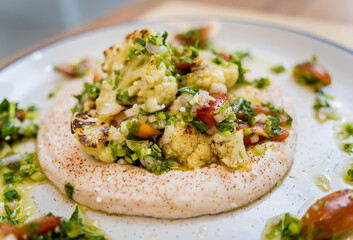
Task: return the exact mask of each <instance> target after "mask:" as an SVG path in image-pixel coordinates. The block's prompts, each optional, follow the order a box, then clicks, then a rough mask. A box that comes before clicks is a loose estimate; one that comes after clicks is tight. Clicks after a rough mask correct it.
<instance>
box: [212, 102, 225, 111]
mask: <svg viewBox="0 0 353 240" xmlns="http://www.w3.org/2000/svg"><path fill="white" fill-rule="evenodd" d="M227 106H228V104H227V103H223V104H222V106H220V107H219V108H218V109H217V110H216V111H214V112H213V113H214V114H217V113H221V112H224V111H225V110H226V109H227Z"/></svg>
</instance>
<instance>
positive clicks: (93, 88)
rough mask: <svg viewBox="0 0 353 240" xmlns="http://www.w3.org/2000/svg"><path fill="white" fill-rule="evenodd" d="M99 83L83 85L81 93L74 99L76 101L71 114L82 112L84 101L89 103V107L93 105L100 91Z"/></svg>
mask: <svg viewBox="0 0 353 240" xmlns="http://www.w3.org/2000/svg"><path fill="white" fill-rule="evenodd" d="M101 86H102V83H101V82H93V83H87V82H85V83H84V85H83V91H82V93H81V94H79V95H75V96H74V97H75V98H76V99H77V100H78V102H77V103H76V105H75V107H74V108H73V109H72V113H76V112H83V110H84V104H85V102H86V101H89V102H90V103H91V105H94V101H95V100H96V99H97V98H98V96H99V93H100V91H101Z"/></svg>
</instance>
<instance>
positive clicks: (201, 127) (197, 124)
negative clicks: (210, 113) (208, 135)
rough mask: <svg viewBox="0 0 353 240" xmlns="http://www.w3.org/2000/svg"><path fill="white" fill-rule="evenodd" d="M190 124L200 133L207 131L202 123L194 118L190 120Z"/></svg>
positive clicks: (206, 127)
mask: <svg viewBox="0 0 353 240" xmlns="http://www.w3.org/2000/svg"><path fill="white" fill-rule="evenodd" d="M191 124H192V125H193V126H194V127H195V128H196V130H198V131H200V132H204V131H207V130H208V129H209V128H208V126H207V125H206V124H205V123H204V122H202V121H201V120H200V119H198V118H196V117H194V118H193V120H191Z"/></svg>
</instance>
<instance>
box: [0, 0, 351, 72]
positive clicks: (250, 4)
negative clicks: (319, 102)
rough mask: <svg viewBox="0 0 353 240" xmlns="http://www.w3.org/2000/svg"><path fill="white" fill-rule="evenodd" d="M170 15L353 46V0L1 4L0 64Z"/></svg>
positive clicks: (41, 0)
mask: <svg viewBox="0 0 353 240" xmlns="http://www.w3.org/2000/svg"><path fill="white" fill-rule="evenodd" d="M166 5H168V7H166ZM162 6H163V7H162ZM183 6H185V7H184V8H183ZM170 14H171V15H174V16H179V17H180V16H184V15H188V16H197V15H203V16H210V15H218V16H227V17H235V18H247V19H249V18H250V19H254V20H257V21H259V20H260V21H269V22H275V23H279V24H282V23H283V24H285V25H289V26H291V27H295V28H301V29H304V30H306V31H309V32H314V33H318V34H321V35H322V36H324V37H328V38H330V37H333V40H336V41H338V42H340V39H341V38H346V41H347V38H351V40H352V42H353V39H352V38H353V27H352V26H353V0H295V1H294V0H193V1H187V0H101V1H97V0H30V1H25V0H0V33H1V34H0V63H1V62H2V63H4V62H6V61H7V62H9V61H10V60H11V59H14V58H15V57H14V56H16V55H17V56H20V55H23V54H24V53H26V52H28V51H29V50H30V49H31V48H32V49H34V48H35V46H37V47H39V46H41V45H43V44H44V43H48V42H52V41H54V40H57V39H62V38H64V37H67V36H69V35H70V34H69V33H71V35H72V34H74V33H77V32H82V31H85V30H89V29H94V28H97V27H101V26H105V25H109V24H114V23H119V22H124V21H129V20H134V19H146V18H153V17H168V16H169V15H170ZM308 19H310V22H309V23H310V24H311V25H310V24H309V25H307V24H306V22H307V21H308ZM306 25H307V26H306ZM331 29H334V30H335V33H332V32H330V31H331ZM319 30H320V31H321V32H320V31H319ZM325 31H326V33H325ZM65 33H66V35H65ZM332 35H335V36H332ZM334 37H336V39H334ZM337 39H338V40H337ZM340 43H343V41H342V42H340ZM1 65H3V64H0V66H1Z"/></svg>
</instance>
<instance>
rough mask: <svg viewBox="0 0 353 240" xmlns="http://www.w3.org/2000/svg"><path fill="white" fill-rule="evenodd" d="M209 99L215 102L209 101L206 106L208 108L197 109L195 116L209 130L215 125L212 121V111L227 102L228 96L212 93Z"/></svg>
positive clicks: (214, 121) (213, 120)
mask: <svg viewBox="0 0 353 240" xmlns="http://www.w3.org/2000/svg"><path fill="white" fill-rule="evenodd" d="M211 97H213V98H215V99H216V101H209V102H208V104H209V105H210V106H209V107H204V108H201V109H199V110H198V111H197V114H196V117H197V118H198V119H200V120H201V121H203V122H204V123H206V124H207V126H208V127H209V128H211V127H213V126H214V125H216V123H217V121H216V120H215V119H214V115H215V113H214V111H216V110H217V109H218V108H220V107H221V106H222V105H223V104H224V103H225V102H226V101H228V100H229V97H228V95H227V94H225V93H214V94H211Z"/></svg>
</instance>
